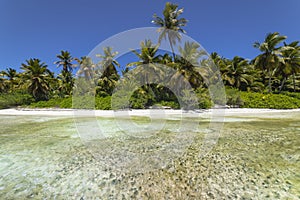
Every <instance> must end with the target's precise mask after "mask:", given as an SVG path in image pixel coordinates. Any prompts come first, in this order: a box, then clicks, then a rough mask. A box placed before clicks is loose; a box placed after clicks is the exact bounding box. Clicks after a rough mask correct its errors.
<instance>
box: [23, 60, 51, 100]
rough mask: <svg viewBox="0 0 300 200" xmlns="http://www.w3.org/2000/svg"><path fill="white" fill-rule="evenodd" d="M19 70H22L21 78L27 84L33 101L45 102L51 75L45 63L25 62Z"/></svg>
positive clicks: (36, 61) (37, 61)
mask: <svg viewBox="0 0 300 200" xmlns="http://www.w3.org/2000/svg"><path fill="white" fill-rule="evenodd" d="M21 69H23V70H24V73H23V75H24V76H23V77H24V78H25V79H26V80H27V82H28V91H29V92H30V94H32V96H33V97H34V98H35V100H37V101H39V100H47V99H48V94H49V90H50V88H49V82H50V79H51V78H52V75H53V74H52V73H51V72H50V71H49V69H48V68H47V65H46V64H45V63H41V61H40V60H39V59H30V60H26V64H24V63H22V67H21Z"/></svg>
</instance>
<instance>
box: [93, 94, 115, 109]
mask: <svg viewBox="0 0 300 200" xmlns="http://www.w3.org/2000/svg"><path fill="white" fill-rule="evenodd" d="M95 102H96V106H95V107H96V109H97V110H111V97H110V96H107V97H96V99H95Z"/></svg>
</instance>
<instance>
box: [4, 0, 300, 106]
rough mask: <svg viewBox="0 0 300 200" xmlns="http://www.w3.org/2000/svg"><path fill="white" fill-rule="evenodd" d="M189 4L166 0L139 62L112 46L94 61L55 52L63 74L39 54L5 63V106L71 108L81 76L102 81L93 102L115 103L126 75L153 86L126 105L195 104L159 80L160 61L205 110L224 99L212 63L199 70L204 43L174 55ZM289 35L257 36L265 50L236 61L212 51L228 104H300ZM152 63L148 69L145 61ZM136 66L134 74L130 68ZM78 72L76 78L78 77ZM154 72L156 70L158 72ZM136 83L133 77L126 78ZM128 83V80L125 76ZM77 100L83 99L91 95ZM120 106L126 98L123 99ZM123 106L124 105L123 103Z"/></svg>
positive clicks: (299, 68)
mask: <svg viewBox="0 0 300 200" xmlns="http://www.w3.org/2000/svg"><path fill="white" fill-rule="evenodd" d="M182 13H183V8H181V9H179V8H178V6H177V5H176V4H172V3H166V5H165V8H164V10H163V16H162V17H159V16H158V15H156V14H154V16H153V21H152V22H153V23H154V24H155V25H157V26H158V27H159V28H158V31H159V32H160V36H159V40H158V41H159V42H158V44H153V42H152V41H151V40H148V39H145V41H142V42H141V47H140V50H133V51H132V53H133V54H135V55H136V57H137V58H136V60H133V61H132V62H130V63H128V64H127V65H126V66H120V64H119V63H118V61H117V60H116V59H115V57H116V55H117V54H118V52H115V51H113V49H112V48H111V47H106V48H104V49H103V55H97V57H99V59H100V60H101V61H100V62H99V63H93V61H92V59H91V58H89V57H86V56H83V57H81V58H73V57H72V55H71V53H70V52H68V51H61V53H60V54H59V55H57V61H56V62H55V64H56V65H57V67H59V68H61V72H60V74H58V75H57V76H56V75H55V74H54V73H53V72H51V71H50V70H49V68H48V65H47V64H45V63H43V62H42V61H40V60H39V59H36V58H30V59H28V60H26V61H25V62H24V63H22V64H21V70H22V71H21V72H18V71H17V70H15V69H13V68H7V69H6V70H4V71H2V72H0V108H8V107H12V106H19V105H28V104H30V103H32V104H31V105H30V106H31V107H58V108H72V95H73V94H72V92H73V88H74V87H77V86H76V85H74V84H75V82H76V80H79V79H83V80H85V81H86V82H88V81H93V83H94V84H95V85H96V88H95V91H91V92H93V93H95V96H96V98H95V108H96V109H111V96H112V94H113V91H114V89H115V88H116V87H117V86H118V84H119V80H120V78H121V77H125V76H126V77H129V78H130V76H131V77H133V76H138V75H142V76H143V78H144V79H145V80H146V82H147V84H145V85H142V86H140V87H139V88H137V89H136V90H135V91H134V92H133V93H132V95H131V97H130V100H129V105H128V106H127V107H126V108H136V109H138V108H148V107H163V106H167V107H171V108H183V109H189V104H190V102H192V101H194V100H195V99H193V97H190V98H189V96H188V95H187V96H185V99H181V100H179V99H177V97H176V95H175V94H174V91H172V90H171V89H170V88H167V87H164V86H162V85H160V84H153V83H151V81H152V82H153V80H155V79H160V78H161V77H164V76H165V74H164V73H165V72H163V71H162V70H161V69H160V68H159V67H158V66H157V64H161V65H164V66H167V67H168V68H169V69H170V70H173V71H175V72H176V73H174V74H173V76H172V77H170V81H171V82H172V83H174V84H175V85H176V84H177V81H178V80H179V79H180V78H181V77H184V78H185V79H186V80H188V82H189V84H190V86H191V88H190V91H182V92H183V93H185V94H189V93H190V92H193V93H195V94H196V97H197V99H196V100H197V101H198V104H199V107H200V108H210V107H212V106H214V103H215V104H218V102H212V100H211V98H210V93H209V89H208V86H207V84H206V81H205V80H207V79H209V78H211V75H210V73H209V72H210V71H209V69H206V71H201V70H199V66H207V63H208V62H209V60H202V61H199V60H200V58H201V56H203V51H202V50H201V49H199V48H200V46H199V45H198V44H196V43H193V42H185V43H184V44H183V45H181V46H179V48H178V50H179V55H176V54H175V49H174V48H175V46H176V44H178V42H180V40H181V33H185V30H184V29H183V27H184V26H186V25H187V20H186V19H185V18H181V15H182ZM286 39H287V37H286V36H283V35H280V34H279V33H277V32H274V33H269V34H267V35H266V37H265V39H264V41H262V42H255V43H254V44H253V46H254V47H255V48H257V49H258V50H259V51H260V54H258V55H257V56H256V57H255V58H253V59H252V60H247V59H245V58H242V57H240V56H235V57H234V58H232V59H228V58H224V57H222V56H220V55H218V54H217V53H212V54H211V55H210V58H211V59H212V60H213V62H214V63H215V65H216V66H217V67H218V68H219V70H220V72H221V77H222V80H223V83H224V85H225V87H226V93H227V104H228V105H230V106H233V107H245V108H278V109H286V108H300V95H299V92H300V46H299V42H298V41H293V42H291V43H289V44H288V43H286ZM162 40H167V41H168V43H169V45H170V48H171V50H172V52H170V53H165V52H164V53H163V54H162V53H160V51H159V47H160V43H161V41H162ZM144 66H146V67H144ZM132 72H133V73H132ZM75 74H76V75H77V76H75ZM154 74H155V76H153V75H154ZM127 81H128V83H126V84H131V83H130V79H129V80H127ZM123 84H124V82H123ZM81 101H82V102H79V104H81V105H85V103H86V101H87V100H86V99H84V98H83V99H82V100H81ZM118 101H119V102H116V103H117V104H118V103H120V105H121V104H122V101H123V99H122V98H120V99H118ZM120 108H125V107H120Z"/></svg>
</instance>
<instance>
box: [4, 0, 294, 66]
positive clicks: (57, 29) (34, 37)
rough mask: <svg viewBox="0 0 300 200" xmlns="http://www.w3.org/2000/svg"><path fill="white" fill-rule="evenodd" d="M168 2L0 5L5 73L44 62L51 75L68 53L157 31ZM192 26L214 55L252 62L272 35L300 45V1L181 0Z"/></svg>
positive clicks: (16, 0)
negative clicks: (127, 34) (126, 34)
mask: <svg viewBox="0 0 300 200" xmlns="http://www.w3.org/2000/svg"><path fill="white" fill-rule="evenodd" d="M165 2H166V1H162V0H152V1H147V0H127V1H100V0H63V1H62V0H26V1H24V0H0V70H2V69H5V68H6V67H12V68H16V69H18V68H19V67H20V65H21V63H23V62H25V60H26V59H29V58H39V59H41V60H42V61H43V62H45V63H46V64H48V66H49V68H50V69H51V70H57V69H56V66H55V65H54V64H53V62H54V61H56V54H59V53H60V51H61V50H68V51H70V52H71V54H72V55H73V56H74V57H81V56H84V55H87V54H88V53H89V52H90V51H91V50H92V49H93V48H94V47H95V46H96V45H98V44H99V43H100V42H101V41H103V40H105V39H107V38H108V37H110V36H112V35H114V34H117V33H120V32H122V31H126V30H128V29H133V28H139V27H147V26H153V25H152V24H151V20H152V15H153V14H154V13H157V14H158V15H159V16H160V15H161V12H162V10H163V8H164V5H165ZM171 2H173V3H177V4H179V7H184V9H185V10H184V11H185V12H184V13H183V15H182V17H185V18H186V19H188V20H189V22H188V25H187V27H186V28H185V30H186V31H187V34H188V35H189V36H190V37H192V38H194V39H195V40H196V41H198V42H199V43H200V44H201V45H202V46H203V47H204V48H205V49H206V50H207V51H208V52H214V51H216V52H218V53H219V54H220V55H223V56H224V57H227V58H232V57H233V56H235V55H239V56H242V57H245V58H249V59H252V58H253V57H255V56H256V55H257V54H258V53H259V52H258V50H256V49H254V48H253V47H252V44H253V43H254V42H255V41H262V40H263V39H264V37H265V35H266V34H267V33H269V32H275V31H277V32H280V33H281V34H283V35H286V36H288V39H287V42H291V41H295V40H300V26H299V25H300V22H299V19H300V12H299V10H300V9H299V8H300V1H299V0H285V1H279V0H243V1H240V0H219V1H218V0H215V1H212V0H201V1H192V0H177V1H171Z"/></svg>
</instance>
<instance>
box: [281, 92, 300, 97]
mask: <svg viewBox="0 0 300 200" xmlns="http://www.w3.org/2000/svg"><path fill="white" fill-rule="evenodd" d="M281 94H283V95H286V96H289V97H293V98H296V99H300V93H299V92H282V93H281Z"/></svg>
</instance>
